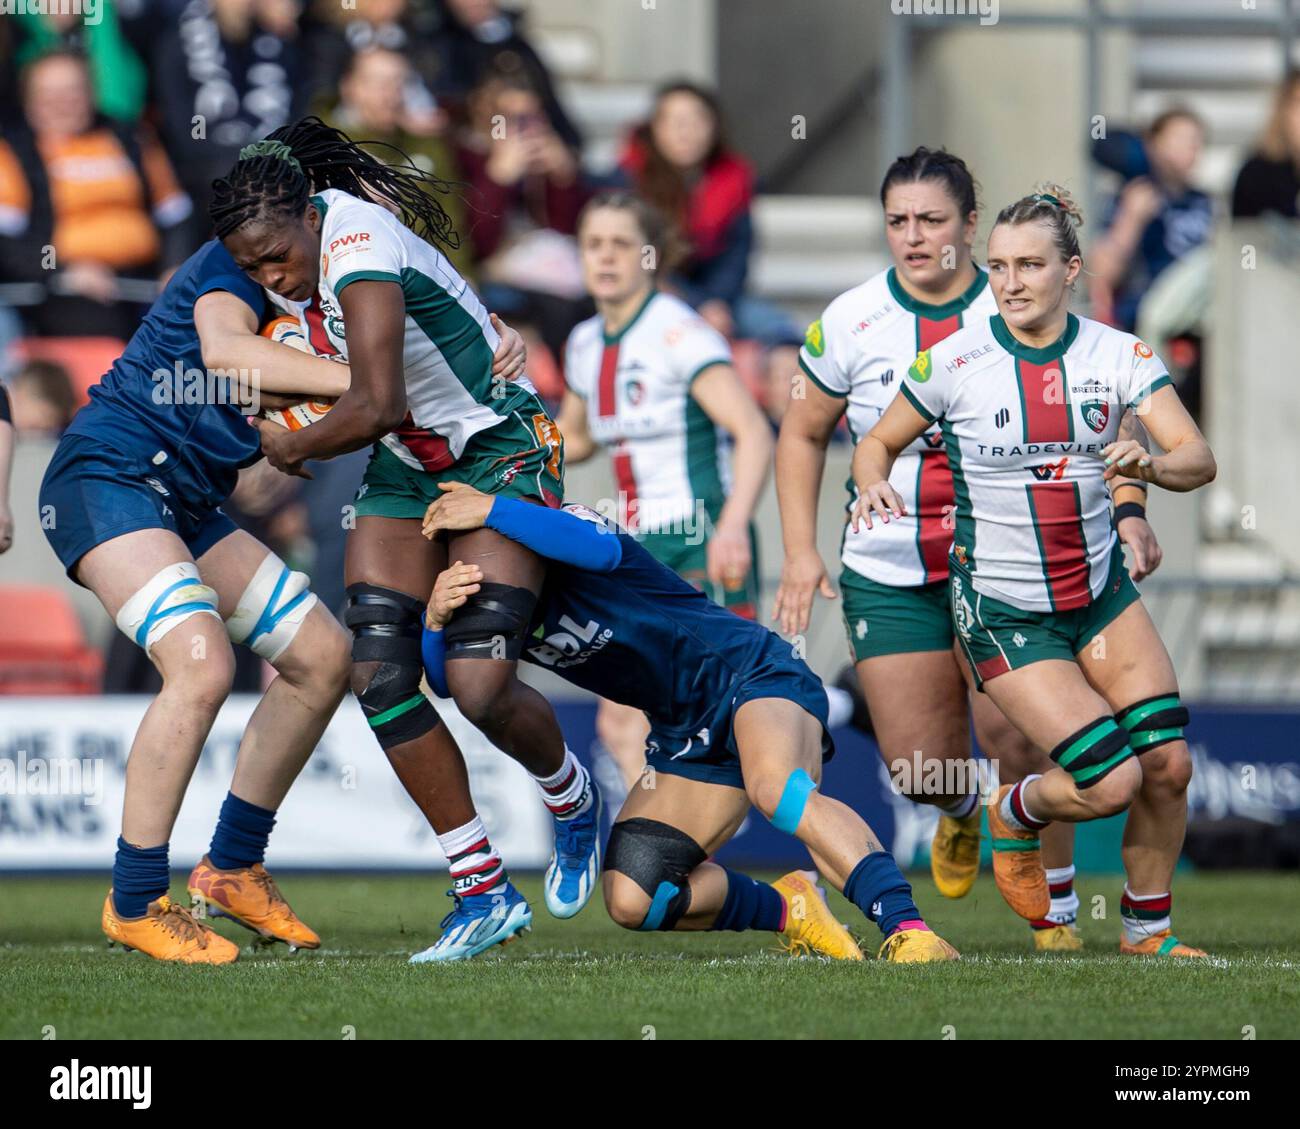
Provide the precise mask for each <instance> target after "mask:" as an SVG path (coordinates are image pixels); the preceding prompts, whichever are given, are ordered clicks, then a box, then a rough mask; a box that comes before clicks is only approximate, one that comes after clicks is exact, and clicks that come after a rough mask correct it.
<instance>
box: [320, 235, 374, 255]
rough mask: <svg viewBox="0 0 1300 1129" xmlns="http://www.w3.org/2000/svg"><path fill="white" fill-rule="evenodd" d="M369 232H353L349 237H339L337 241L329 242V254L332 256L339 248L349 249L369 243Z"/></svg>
mask: <svg viewBox="0 0 1300 1129" xmlns="http://www.w3.org/2000/svg"><path fill="white" fill-rule="evenodd" d="M369 242H370V232H368V231H355V232H353V233H352V234H351V235H340V236H339V237H338V238H337V239H331V240H330V253H331V254H333V253H334V252H335V251H337V250H338V249H339V248H340V247H350V246H353V245H354V244H359V243H369Z"/></svg>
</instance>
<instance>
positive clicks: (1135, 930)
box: [1119, 882, 1174, 945]
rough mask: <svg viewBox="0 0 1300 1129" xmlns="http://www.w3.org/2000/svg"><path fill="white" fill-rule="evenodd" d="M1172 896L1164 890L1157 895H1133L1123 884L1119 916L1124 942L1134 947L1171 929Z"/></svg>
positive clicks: (1126, 885) (1126, 884) (1125, 884)
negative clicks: (1122, 927) (1122, 926)
mask: <svg viewBox="0 0 1300 1129" xmlns="http://www.w3.org/2000/svg"><path fill="white" fill-rule="evenodd" d="M1173 904H1174V899H1173V895H1172V894H1171V893H1170V892H1169V891H1168V890H1165V891H1164V892H1163V893H1159V894H1135V893H1133V891H1132V890H1130V889H1129V887H1128V883H1127V882H1125V883H1124V897H1123V898H1121V899H1120V903H1119V915H1120V920H1121V921H1122V922H1123V923H1124V940H1126V941H1127V942H1128V943H1129V944H1130V945H1136V944H1138V943H1139V942H1141V941H1145V940H1146V939H1147V938H1148V937H1152V936H1154V935H1155V934H1157V933H1163V932H1164V931H1165V930H1166V929H1169V928H1171V927H1172V925H1173V922H1172V918H1171V914H1172V913H1173Z"/></svg>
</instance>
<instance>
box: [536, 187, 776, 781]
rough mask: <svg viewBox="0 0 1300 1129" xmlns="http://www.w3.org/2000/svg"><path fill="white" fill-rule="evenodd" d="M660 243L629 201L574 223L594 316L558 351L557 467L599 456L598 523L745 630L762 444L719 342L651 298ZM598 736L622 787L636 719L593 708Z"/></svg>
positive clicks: (760, 428)
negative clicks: (612, 526) (603, 474)
mask: <svg viewBox="0 0 1300 1129" xmlns="http://www.w3.org/2000/svg"><path fill="white" fill-rule="evenodd" d="M669 244H670V236H669V233H668V231H667V229H666V225H665V224H664V221H663V220H662V218H661V217H660V216H659V215H658V213H657V212H655V211H654V210H653V209H652V208H651V207H650V206H649V205H648V204H646V203H644V202H643V201H641V200H640V199H638V198H637V197H636V196H634V195H632V194H631V193H629V192H609V193H605V194H602V195H600V196H597V197H596V198H595V199H593V200H592V201H591V203H590V204H588V205H587V207H586V208H585V209H584V211H583V213H582V216H581V218H580V220H579V224H578V246H579V250H580V252H581V255H582V266H583V272H584V275H585V278H586V285H587V289H588V290H589V291H590V293H591V296H592V297H593V298H594V299H595V302H596V309H597V313H596V316H595V317H593V318H589V319H588V320H587V321H584V322H582V323H581V324H580V325H578V326H576V327H574V330H573V332H572V333H571V334H570V335H569V340H568V344H567V345H566V346H565V351H564V376H565V381H566V383H567V386H568V387H567V389H566V391H565V395H564V402H563V404H562V405H561V408H560V414H559V417H558V420H557V422H558V424H559V426H560V430H561V431H562V432H563V434H564V442H565V458H566V459H567V460H568V461H569V462H571V463H573V462H582V461H583V460H584V459H588V458H590V457H591V456H592V455H594V454H595V453H596V451H597V450H598V448H600V447H602V446H604V447H608V448H610V451H611V454H612V457H613V460H614V471H615V476H616V478H617V481H618V495H619V505H618V509H619V513H617V514H611V515H608V516H609V517H611V518H613V519H614V520H616V521H617V522H618V524H620V525H621V526H622V527H624V528H626V529H627V530H628V531H629V532H632V533H634V534H636V536H637V537H638V538H639V539H640V541H641V543H642V545H644V546H645V548H646V549H647V550H648V551H649V552H650V554H651V555H652V556H654V557H655V558H656V559H657V560H659V561H660V562H661V563H663V564H665V565H667V566H668V567H669V568H671V569H672V570H673V571H674V572H676V573H677V574H678V575H679V576H681V577H682V578H683V579H685V580H687V581H689V582H690V583H692V584H694V585H695V586H696V587H697V588H700V589H702V590H703V591H705V592H706V594H708V595H709V596H710V597H711V598H712V599H713V600H714V601H715V602H716V603H720V604H722V605H724V606H725V607H727V608H729V609H731V610H732V611H734V612H735V613H736V614H737V615H740V616H743V617H745V618H746V619H754V618H756V605H757V601H758V577H757V569H756V565H755V554H754V535H753V530H752V527H751V524H750V521H751V518H752V517H753V513H754V506H755V505H756V503H757V501H758V496H759V494H760V493H761V491H762V489H763V484H764V482H765V481H766V479H767V470H768V466H769V464H770V462H771V457H772V438H771V433H770V431H769V430H768V427H767V423H766V422H765V420H764V419H763V415H762V412H761V411H760V410H759V408H758V406H757V405H756V404H755V403H754V401H753V398H752V397H751V396H750V395H749V393H748V392H747V391H746V389H745V387H744V385H743V384H742V383H741V382H740V379H739V378H738V377H737V376H736V373H735V370H734V369H733V368H732V365H731V347H730V345H729V344H728V343H727V340H726V338H725V337H723V336H722V334H720V333H719V332H718V331H717V330H715V329H714V328H713V327H712V326H710V325H709V324H708V322H706V321H705V320H704V319H703V318H701V317H700V316H699V315H698V314H697V313H696V312H695V311H694V310H692V309H691V307H690V306H688V305H687V304H686V303H685V302H683V301H681V300H680V299H679V298H676V297H674V296H673V295H671V294H665V293H663V292H661V291H659V290H658V289H656V287H655V278H656V275H657V274H658V273H659V272H660V271H662V270H664V269H665V268H666V266H667V264H666V262H665V258H666V257H670V256H671V253H672V252H671V249H670V246H669ZM726 436H729V437H730V439H731V441H732V443H733V445H734V456H733V457H732V458H731V459H730V460H729V459H728V452H727V450H726V448H725V445H724V438H725V437H726ZM729 461H730V462H731V465H730V466H729V465H728V463H729ZM596 728H597V732H598V734H599V736H600V739H601V741H602V742H603V743H604V745H605V747H606V748H607V749H609V751H610V753H611V755H612V756H613V757H614V760H615V761H616V762H617V764H618V766H619V769H620V771H621V772H622V774H623V778H624V782H625V783H626V784H627V785H628V787H631V784H632V782H633V781H635V780H636V778H637V776H638V775H639V774H640V772H641V770H642V768H643V766H644V764H645V741H646V736H647V735H648V733H649V727H648V725H647V724H646V720H645V715H644V714H643V713H642V712H641V711H640V710H635V709H631V708H629V707H627V706H621V705H618V704H616V703H614V702H609V701H605V700H602V701H601V704H600V709H599V712H598V714H597V717H596Z"/></svg>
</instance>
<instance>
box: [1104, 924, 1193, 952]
mask: <svg viewBox="0 0 1300 1129" xmlns="http://www.w3.org/2000/svg"><path fill="white" fill-rule="evenodd" d="M1119 951H1120V952H1121V953H1122V954H1123V955H1124V956H1131V957H1208V956H1209V955H1210V954H1209V953H1207V952H1205V951H1204V950H1203V949H1194V948H1192V946H1191V945H1184V944H1183V943H1182V941H1180V940H1179V939H1178V938H1177V937H1175V936H1174V931H1173V930H1172V929H1162V930H1161V931H1160V932H1159V933H1152V934H1151V936H1150V937H1144V938H1143V939H1142V940H1141V941H1139V942H1138V943H1137V944H1136V945H1131V944H1129V942H1128V939H1127V938H1126V937H1121V938H1120V939H1119Z"/></svg>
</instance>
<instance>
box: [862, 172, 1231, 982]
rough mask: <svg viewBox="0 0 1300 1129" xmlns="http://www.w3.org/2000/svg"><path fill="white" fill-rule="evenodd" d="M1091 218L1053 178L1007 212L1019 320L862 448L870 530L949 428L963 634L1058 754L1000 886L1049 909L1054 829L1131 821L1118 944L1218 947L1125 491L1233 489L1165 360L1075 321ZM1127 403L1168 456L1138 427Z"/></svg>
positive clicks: (1174, 687) (1004, 285) (957, 613)
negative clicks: (1185, 910) (1187, 874)
mask: <svg viewBox="0 0 1300 1129" xmlns="http://www.w3.org/2000/svg"><path fill="white" fill-rule="evenodd" d="M1080 222H1081V216H1080V215H1079V212H1078V209H1077V208H1076V207H1075V206H1074V204H1073V203H1072V202H1071V201H1070V200H1069V198H1068V196H1067V195H1066V194H1065V193H1064V190H1063V189H1058V188H1056V187H1054V186H1049V187H1048V188H1045V189H1043V190H1041V191H1040V192H1038V193H1035V194H1034V195H1032V196H1027V197H1025V198H1023V199H1021V200H1019V201H1017V202H1016V203H1014V204H1012V205H1010V206H1008V207H1007V208H1004V209H1003V210H1002V211H1001V212H1000V213H999V215H998V218H997V223H996V224H995V225H994V228H993V232H992V234H991V235H990V236H989V249H988V250H989V253H988V264H989V277H990V282H991V285H992V287H993V292H994V296H995V297H996V298H997V302H998V310H999V313H998V315H996V316H994V317H992V318H990V319H988V321H987V322H985V323H983V324H980V325H974V326H971V327H969V328H967V329H964V330H961V331H960V332H958V333H956V334H953V335H952V336H951V337H949V338H946V339H945V340H944V341H942V342H940V343H939V344H937V345H935V346H933V347H932V348H930V349H928V350H926V351H924V352H922V353H921V354H920V355H919V356H918V357H917V358H916V361H915V362H914V363H913V365H912V367H911V368H910V369H909V371H908V373H907V376H906V377H905V378H904V380H903V382H902V386H901V388H900V390H899V395H898V396H897V397H896V398H895V400H894V402H893V403H891V404H890V406H889V408H888V409H887V410H886V412H885V414H884V416H882V417H881V419H880V422H879V423H877V424H876V426H875V427H874V428H872V430H871V432H870V433H869V434H868V435H867V436H866V437H865V438H863V439H862V441H861V442H860V443H859V444H858V446H857V450H856V451H855V454H854V463H853V476H854V479H855V481H856V482H857V484H858V490H859V499H858V501H857V503H856V504H855V506H854V510H853V518H852V521H853V525H854V527H855V528H857V527H858V526H859V524H862V525H864V526H865V527H866V528H867V529H868V530H873V529H878V528H881V525H882V523H883V525H884V526H888V525H889V524H891V523H892V521H893V520H895V519H896V517H897V515H899V514H904V513H906V512H907V510H908V506H907V504H906V503H905V501H904V500H903V499H902V498H901V497H900V496H899V492H898V491H897V490H896V489H895V488H894V487H893V486H892V485H891V484H890V482H889V473H890V470H891V468H892V466H893V464H894V462H895V460H896V459H897V457H898V455H899V454H900V453H901V452H903V451H904V450H906V449H907V447H908V446H909V444H911V443H913V442H914V441H915V440H916V439H917V437H918V436H921V435H923V434H925V432H926V431H927V430H928V429H929V428H930V427H931V426H932V425H933V424H934V423H935V422H936V421H937V422H938V424H939V427H940V429H941V431H942V433H943V439H944V443H945V446H946V447H947V449H948V456H949V460H950V462H951V464H952V471H953V485H954V489H955V493H956V498H957V510H956V527H955V529H954V533H953V547H952V556H951V560H950V562H949V567H950V571H951V574H952V579H951V593H950V597H951V604H952V617H953V626H954V628H955V630H956V632H957V635H958V638H959V639H960V640H961V643H962V646H963V648H964V649H965V651H966V654H967V657H968V658H969V660H970V664H971V666H972V668H973V669H974V671H975V676H976V679H977V682H978V683H979V684H980V685H981V687H982V688H983V689H984V690H985V691H986V692H987V694H988V696H989V697H990V698H991V699H992V700H993V702H994V704H995V705H997V706H998V707H999V709H1001V710H1002V712H1003V713H1004V714H1005V715H1006V716H1007V717H1008V718H1009V719H1010V720H1011V721H1012V722H1013V723H1014V724H1015V725H1016V726H1017V727H1018V728H1019V729H1020V730H1021V731H1022V732H1023V733H1024V734H1025V735H1026V736H1027V737H1029V738H1030V739H1031V740H1032V741H1034V743H1035V744H1036V745H1038V747H1039V748H1041V749H1043V750H1050V751H1051V757H1052V760H1053V761H1054V762H1055V763H1056V767H1054V768H1052V769H1051V770H1050V771H1048V772H1046V773H1044V774H1043V775H1042V776H1037V775H1035V776H1031V777H1029V778H1027V779H1025V780H1023V781H1021V782H1020V783H1018V784H1014V785H1004V786H1003V787H1002V788H1001V789H1000V790H999V792H998V796H997V802H996V806H992V807H990V809H989V828H990V832H991V834H992V836H993V840H994V842H993V847H994V875H995V877H996V878H997V881H998V886H999V888H1000V889H1001V890H1002V893H1003V895H1004V897H1006V899H1007V901H1008V903H1009V904H1011V906H1012V908H1014V909H1015V910H1016V911H1017V912H1018V913H1020V914H1021V915H1022V916H1024V917H1028V918H1031V919H1032V918H1034V917H1037V916H1039V915H1040V914H1041V913H1042V912H1044V911H1045V910H1046V908H1047V906H1048V888H1047V882H1046V879H1045V875H1044V873H1043V870H1042V866H1041V863H1040V859H1039V851H1038V838H1037V836H1038V832H1039V830H1040V829H1041V828H1042V827H1043V826H1045V824H1046V822H1047V821H1049V820H1062V821H1068V822H1080V821H1083V820H1090V819H1098V818H1101V817H1104V816H1108V815H1114V814H1115V813H1117V812H1120V811H1125V810H1127V811H1128V819H1127V822H1126V826H1125V830H1124V845H1123V858H1124V868H1125V872H1126V874H1127V878H1128V882H1127V885H1126V886H1125V889H1124V897H1123V901H1122V903H1121V915H1122V919H1123V924H1124V936H1123V939H1122V940H1121V942H1120V951H1121V952H1123V953H1129V954H1145V955H1161V956H1164V955H1173V956H1184V957H1195V956H1204V953H1202V952H1201V951H1200V950H1199V949H1194V948H1191V947H1190V946H1187V945H1184V944H1182V943H1181V942H1180V941H1179V940H1178V939H1177V938H1176V937H1175V936H1174V935H1173V932H1172V929H1171V926H1170V909H1171V900H1170V881H1171V879H1172V877H1173V871H1174V867H1175V865H1176V863H1177V861H1178V854H1179V851H1180V849H1181V846H1182V840H1183V833H1184V830H1185V827H1186V821H1187V784H1188V781H1189V780H1190V777H1191V771H1192V765H1191V758H1190V756H1189V754H1188V751H1187V744H1186V742H1185V741H1184V740H1183V728H1182V727H1183V725H1184V724H1185V723H1186V721H1187V710H1186V709H1185V708H1184V707H1183V706H1182V704H1181V702H1180V701H1179V698H1178V682H1177V678H1176V676H1175V673H1174V669H1173V664H1172V662H1171V661H1170V659H1169V655H1168V653H1167V652H1166V650H1165V647H1164V644H1163V643H1162V642H1161V640H1160V636H1159V635H1158V634H1157V632H1156V629H1155V626H1154V625H1153V624H1152V622H1151V618H1150V616H1148V615H1147V612H1146V609H1145V608H1144V607H1143V606H1142V603H1141V600H1140V598H1139V596H1138V593H1137V589H1136V588H1135V587H1134V586H1133V583H1132V581H1131V580H1130V579H1129V576H1128V574H1127V573H1126V572H1125V571H1124V567H1123V557H1122V554H1121V552H1120V549H1119V546H1118V543H1117V540H1116V536H1115V533H1114V531H1113V529H1112V527H1111V514H1110V504H1109V502H1110V500H1109V497H1108V496H1107V489H1106V484H1107V481H1108V480H1110V479H1112V478H1114V477H1115V476H1116V475H1117V474H1120V473H1124V474H1129V475H1132V476H1133V477H1135V478H1138V479H1141V480H1142V481H1144V482H1148V483H1155V484H1156V485H1159V486H1163V487H1165V488H1166V489H1169V490H1177V491H1187V490H1195V489H1196V488H1197V487H1199V486H1203V485H1204V484H1205V483H1207V482H1209V481H1211V480H1212V479H1213V478H1214V475H1215V463H1214V456H1213V454H1212V453H1211V451H1210V448H1209V445H1208V444H1207V443H1206V442H1205V439H1204V438H1203V437H1202V435H1201V433H1200V431H1199V430H1198V429H1197V427H1196V424H1195V423H1194V422H1193V421H1192V418H1191V417H1190V416H1189V415H1188V414H1187V412H1186V410H1185V409H1184V408H1183V406H1182V403H1181V402H1180V401H1179V399H1178V394H1177V393H1176V392H1175V391H1174V388H1173V385H1172V383H1171V382H1170V379H1169V375H1168V373H1167V372H1166V371H1165V367H1164V365H1163V364H1162V363H1161V362H1160V360H1159V359H1158V358H1157V357H1156V356H1155V355H1154V354H1153V353H1152V351H1151V349H1150V348H1148V347H1147V346H1146V345H1145V344H1144V343H1143V342H1142V341H1140V340H1138V339H1137V338H1136V337H1134V336H1132V335H1131V334H1127V333H1122V332H1120V331H1119V330H1115V329H1111V328H1109V327H1108V326H1105V325H1102V324H1100V323H1099V322H1094V321H1090V320H1088V319H1084V318H1078V317H1076V316H1075V315H1073V314H1071V313H1070V312H1069V309H1068V305H1069V297H1070V293H1071V291H1072V289H1073V284H1074V281H1075V279H1076V278H1077V277H1078V274H1079V272H1080V270H1081V269H1082V266H1083V262H1082V257H1081V255H1080V252H1079V243H1078V236H1077V234H1076V230H1075V229H1076V227H1077V225H1078V223H1080ZM1126 408H1131V409H1136V410H1137V412H1138V414H1139V416H1140V418H1141V421H1142V423H1143V424H1144V426H1145V427H1146V429H1147V430H1148V431H1149V432H1150V434H1151V436H1152V438H1153V439H1154V440H1155V442H1156V443H1158V444H1159V445H1160V447H1161V448H1162V449H1163V450H1164V451H1165V452H1167V453H1166V454H1163V455H1158V456H1157V455H1152V454H1150V453H1148V452H1147V451H1146V450H1145V449H1143V447H1142V446H1141V444H1139V443H1138V442H1137V441H1136V440H1134V439H1124V438H1121V437H1120V435H1119V424H1120V417H1121V415H1122V414H1123V412H1124V411H1125V409H1126ZM873 515H874V521H873ZM868 536H870V534H868Z"/></svg>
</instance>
